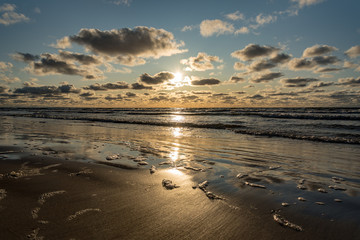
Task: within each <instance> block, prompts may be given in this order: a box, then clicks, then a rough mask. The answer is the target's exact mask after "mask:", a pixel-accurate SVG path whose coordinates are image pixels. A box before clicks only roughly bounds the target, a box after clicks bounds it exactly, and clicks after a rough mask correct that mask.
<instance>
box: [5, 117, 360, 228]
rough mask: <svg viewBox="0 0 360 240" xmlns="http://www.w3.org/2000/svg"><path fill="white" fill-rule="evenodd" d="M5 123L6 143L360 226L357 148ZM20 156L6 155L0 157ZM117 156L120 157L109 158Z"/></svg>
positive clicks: (95, 125)
mask: <svg viewBox="0 0 360 240" xmlns="http://www.w3.org/2000/svg"><path fill="white" fill-rule="evenodd" d="M0 125H1V129H2V130H1V131H0V145H3V146H18V147H20V148H23V150H24V151H30V152H33V153H35V154H37V155H54V156H57V157H59V156H60V157H63V158H64V159H69V160H79V161H101V162H104V163H110V164H112V165H113V166H120V167H124V166H126V167H129V168H145V169H150V167H151V166H152V165H154V166H155V167H156V168H157V169H174V168H175V169H177V170H176V171H174V173H181V174H187V175H191V176H192V177H193V178H194V180H195V181H197V182H202V181H204V180H208V181H209V189H211V190H212V191H213V192H214V193H216V194H220V195H223V196H226V197H227V198H231V199H241V198H242V197H244V196H250V195H256V196H261V197H263V199H265V200H259V202H260V203H264V202H265V203H266V201H268V200H269V201H272V205H271V206H272V207H271V210H275V211H276V210H278V209H283V211H292V210H295V212H296V211H301V212H302V213H303V214H309V215H313V216H318V217H322V218H325V219H329V221H334V220H337V221H341V220H351V221H355V222H356V223H359V224H360V217H359V216H360V175H359V172H360V161H359V159H360V147H359V145H355V144H339V143H328V142H317V141H305V140H294V139H287V138H278V137H263V136H251V135H243V134H238V133H235V132H234V131H230V130H226V129H207V128H192V127H174V126H151V125H137V124H118V123H111V122H110V123H106V122H92V121H73V120H57V119H38V118H26V117H11V116H3V117H0ZM21 154H22V153H19V152H17V151H14V152H1V153H0V158H2V159H13V158H16V156H18V155H21ZM113 155H117V157H114V159H113V160H107V159H106V158H107V157H109V156H113ZM140 161H141V162H145V163H144V165H139V162H140ZM146 163H147V164H148V165H145V164H146ZM239 174H240V175H239ZM256 185H258V186H262V187H263V188H262V187H261V188H259V187H256ZM254 186H255V187H254ZM322 190H324V191H322ZM325 192H326V193H325ZM298 197H301V198H302V199H303V200H306V201H303V200H301V201H299V200H298ZM335 199H340V200H341V202H340V201H334V200H335ZM316 202H318V204H317V203H316ZM319 202H322V203H324V205H320V204H319ZM281 203H288V205H286V204H284V205H283V206H282V205H281ZM269 206H270V205H269ZM273 206H275V208H274V207H273ZM289 209H290V210H289ZM269 210H270V209H269Z"/></svg>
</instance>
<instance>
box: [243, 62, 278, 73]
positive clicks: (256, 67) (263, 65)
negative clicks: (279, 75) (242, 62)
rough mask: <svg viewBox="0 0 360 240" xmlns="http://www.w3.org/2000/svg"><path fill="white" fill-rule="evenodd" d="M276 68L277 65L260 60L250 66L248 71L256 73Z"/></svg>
mask: <svg viewBox="0 0 360 240" xmlns="http://www.w3.org/2000/svg"><path fill="white" fill-rule="evenodd" d="M276 66H277V64H276V63H273V62H272V61H270V60H258V61H255V62H253V63H252V64H250V66H248V69H249V70H250V71H254V72H261V71H264V70H266V69H270V68H274V67H276Z"/></svg>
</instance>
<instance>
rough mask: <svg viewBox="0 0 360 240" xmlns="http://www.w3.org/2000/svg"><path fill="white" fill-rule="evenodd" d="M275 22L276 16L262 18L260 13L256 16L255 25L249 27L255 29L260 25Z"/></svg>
mask: <svg viewBox="0 0 360 240" xmlns="http://www.w3.org/2000/svg"><path fill="white" fill-rule="evenodd" d="M276 20H277V16H272V15H267V16H264V15H263V14H262V13H260V14H259V15H257V16H256V19H255V21H256V24H255V25H251V27H252V28H254V29H256V28H258V27H260V26H262V25H265V24H268V23H272V22H275V21H276Z"/></svg>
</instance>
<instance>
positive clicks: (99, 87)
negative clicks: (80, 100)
mask: <svg viewBox="0 0 360 240" xmlns="http://www.w3.org/2000/svg"><path fill="white" fill-rule="evenodd" d="M128 88H129V84H128V83H126V82H115V83H105V84H99V83H95V84H92V85H90V86H88V87H84V89H85V90H93V91H107V90H118V89H128Z"/></svg>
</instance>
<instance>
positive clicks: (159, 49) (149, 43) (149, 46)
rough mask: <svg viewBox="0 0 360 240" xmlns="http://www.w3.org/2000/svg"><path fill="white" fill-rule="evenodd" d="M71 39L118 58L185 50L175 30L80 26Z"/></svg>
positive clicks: (175, 52)
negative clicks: (81, 27) (111, 28)
mask: <svg viewBox="0 0 360 240" xmlns="http://www.w3.org/2000/svg"><path fill="white" fill-rule="evenodd" d="M69 39H70V41H71V42H75V43H77V44H80V45H83V46H85V47H86V48H87V49H89V50H91V51H93V52H95V53H99V54H103V55H108V56H116V57H117V56H124V55H125V56H128V55H130V56H136V57H153V58H159V57H162V56H171V55H173V54H177V53H182V52H185V51H186V50H181V49H179V48H180V47H182V46H183V45H184V44H183V43H177V42H176V41H175V39H174V36H173V34H172V33H170V32H167V31H165V30H164V29H156V28H148V27H135V28H134V29H129V28H122V29H113V30H109V31H101V30H98V29H81V30H80V32H79V33H78V34H77V35H73V36H70V37H69Z"/></svg>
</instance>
